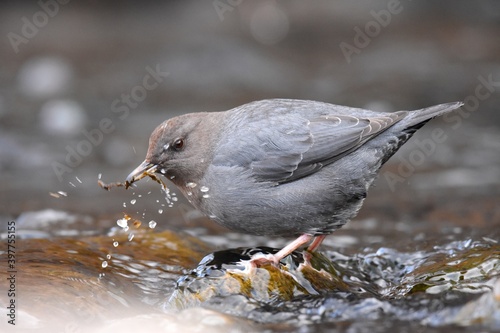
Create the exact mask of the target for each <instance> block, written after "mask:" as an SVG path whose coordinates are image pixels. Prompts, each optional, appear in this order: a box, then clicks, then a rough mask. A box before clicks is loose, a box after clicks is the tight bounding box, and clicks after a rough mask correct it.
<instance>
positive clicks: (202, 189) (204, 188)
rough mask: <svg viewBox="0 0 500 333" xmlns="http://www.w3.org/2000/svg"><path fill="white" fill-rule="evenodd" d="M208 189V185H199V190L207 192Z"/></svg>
mask: <svg viewBox="0 0 500 333" xmlns="http://www.w3.org/2000/svg"><path fill="white" fill-rule="evenodd" d="M208 190H209V188H208V186H202V187H200V191H201V192H208Z"/></svg>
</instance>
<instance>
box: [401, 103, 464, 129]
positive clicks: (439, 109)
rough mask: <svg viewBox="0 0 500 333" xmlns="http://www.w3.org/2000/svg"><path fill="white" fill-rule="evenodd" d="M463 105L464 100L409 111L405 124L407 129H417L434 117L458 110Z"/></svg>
mask: <svg viewBox="0 0 500 333" xmlns="http://www.w3.org/2000/svg"><path fill="white" fill-rule="evenodd" d="M462 105H464V103H462V102H452V103H444V104H438V105H434V106H430V107H428V108H424V109H420V110H415V111H409V114H408V116H407V117H405V119H404V124H405V126H406V128H407V129H410V130H411V129H414V130H415V131H416V130H417V129H419V128H420V127H422V126H424V125H425V123H426V122H428V121H429V120H431V119H432V118H435V117H439V116H442V115H444V114H446V113H448V112H451V111H453V110H456V109H458V108H459V107H461V106H462Z"/></svg>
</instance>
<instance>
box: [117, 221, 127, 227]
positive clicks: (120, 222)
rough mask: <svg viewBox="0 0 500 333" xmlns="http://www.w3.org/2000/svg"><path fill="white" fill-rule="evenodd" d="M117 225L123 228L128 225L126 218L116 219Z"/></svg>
mask: <svg viewBox="0 0 500 333" xmlns="http://www.w3.org/2000/svg"><path fill="white" fill-rule="evenodd" d="M116 224H118V226H119V227H122V228H125V227H126V226H127V225H128V221H127V219H119V220H117V221H116Z"/></svg>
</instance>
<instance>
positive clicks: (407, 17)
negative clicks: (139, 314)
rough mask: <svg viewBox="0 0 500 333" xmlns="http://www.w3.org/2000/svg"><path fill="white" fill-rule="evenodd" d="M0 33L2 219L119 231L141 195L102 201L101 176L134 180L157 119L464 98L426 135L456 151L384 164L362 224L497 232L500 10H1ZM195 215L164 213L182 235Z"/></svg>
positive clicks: (168, 5)
mask: <svg viewBox="0 0 500 333" xmlns="http://www.w3.org/2000/svg"><path fill="white" fill-rule="evenodd" d="M66 2H67V3H66ZM0 31H1V32H2V39H1V47H0V59H1V63H0V174H1V176H0V177H1V187H0V214H1V215H2V217H4V218H5V219H8V218H17V217H18V216H19V215H20V214H22V213H25V212H29V211H37V210H42V209H47V208H52V209H58V210H63V211H69V212H72V213H78V214H85V215H89V216H92V217H99V218H101V217H103V216H110V218H111V217H112V218H114V217H116V216H117V215H119V214H120V213H121V212H122V211H123V210H125V211H126V210H127V209H125V208H124V207H123V206H124V205H125V202H127V203H128V201H130V198H131V195H130V192H128V191H125V190H123V189H114V190H112V191H111V192H105V191H103V190H102V189H100V188H99V187H98V186H97V178H98V175H99V174H102V179H103V180H104V181H106V182H111V181H123V180H124V179H125V177H126V176H127V175H128V173H129V172H130V171H131V170H132V169H133V168H135V167H136V166H137V165H138V164H139V163H140V162H141V161H142V160H143V159H144V157H145V154H146V149H147V143H148V138H149V135H150V133H151V131H152V130H153V129H154V128H155V127H156V125H158V124H159V123H160V122H161V121H163V120H165V119H167V118H169V117H172V116H175V115H178V114H182V113H187V112H199V111H217V110H227V109H230V108H232V107H235V106H238V105H241V104H244V103H247V102H250V101H253V100H258V99H265V98H296V99H312V100H318V101H324V102H330V103H334V104H342V105H349V106H354V107H363V108H370V109H373V110H383V111H396V110H408V109H418V108H422V107H426V106H429V105H433V104H438V103H443V102H450V101H457V100H462V101H465V102H466V106H465V107H464V108H463V109H462V111H461V112H460V113H456V114H454V115H453V116H451V117H449V118H448V119H439V120H435V121H433V122H432V124H430V125H429V126H426V127H425V128H424V129H423V130H422V131H421V132H419V133H420V134H419V135H417V136H416V138H417V139H416V140H420V141H423V140H425V139H428V138H431V137H432V136H431V133H432V130H433V129H434V128H440V129H442V130H443V131H444V133H445V135H446V139H445V140H444V142H439V143H436V145H435V149H434V148H433V149H431V150H430V151H428V152H426V151H422V148H419V146H418V145H416V143H415V142H414V141H412V142H411V143H409V144H408V145H407V146H405V148H404V149H403V150H402V151H400V152H399V153H398V154H397V155H396V156H395V157H394V158H393V159H392V160H391V161H390V163H389V164H388V165H387V166H386V167H384V169H383V171H382V173H381V177H380V178H379V179H378V181H377V183H376V186H375V188H374V189H372V191H371V193H370V194H369V196H368V200H367V203H366V205H365V207H364V209H363V211H362V212H361V214H360V218H363V217H365V218H366V217H370V216H377V214H378V216H381V217H382V218H383V219H394V220H398V219H401V218H405V217H409V218H410V219H414V220H419V219H425V220H426V221H432V219H433V218H436V219H439V220H440V221H443V220H450V221H453V223H455V224H457V223H458V224H461V223H462V224H464V225H468V224H471V223H476V224H482V225H484V224H489V223H492V222H495V221H497V222H498V219H499V213H498V207H497V206H498V202H499V199H500V191H499V187H500V132H499V129H500V115H499V105H500V94H499V91H500V3H499V2H498V1H480V2H476V1H474V2H472V1H457V0H448V1H440V2H435V1H408V0H401V1H396V0H390V1H307V2H306V1H268V0H266V1H264V0H262V1H237V0H232V1H229V0H214V1H186V0H185V1H164V2H155V1H141V2H135V1H120V2H116V1H111V2H109V1H107V2H99V1H88V2H84V3H82V2H78V1H62V0H59V1H57V0H41V1H39V2H35V1H32V2H28V1H25V2H19V1H2V3H1V5H0ZM415 151H420V152H419V153H414V155H411V153H412V152H415ZM422 154H423V155H422ZM417 155H418V156H417ZM412 156H413V160H411V161H409V159H410V157H412ZM421 156H424V158H421V159H419V157H421ZM408 161H409V164H408ZM405 163H406V164H405ZM405 168H406V169H405ZM144 186H145V187H146V188H148V187H150V188H151V189H152V188H155V189H157V188H158V185H157V184H155V183H153V182H150V183H149V184H146V185H144ZM159 196H160V197H161V196H162V195H161V194H159ZM139 205H140V207H137V206H139ZM148 205H149V206H150V207H151V208H153V207H154V210H155V211H156V210H157V208H158V207H157V205H158V203H156V202H155V200H143V201H141V202H140V203H137V204H136V207H137V209H138V210H143V209H146V208H145V207H148ZM129 207H130V204H129ZM185 207H186V206H183V205H179V206H174V207H173V208H171V209H170V210H169V212H168V214H171V216H173V217H175V216H177V217H179V219H178V220H179V226H180V227H184V225H183V224H182V223H183V222H184V220H185V219H186V218H185V217H186V214H188V215H189V209H186V208H185ZM134 208H135V207H134ZM162 216H163V217H162V218H163V219H167V217H168V215H165V214H163V215H162ZM181 220H182V221H181ZM172 221H173V222H172ZM175 221H176V218H171V219H170V221H169V222H168V223H173V224H174V225H175ZM181 222H182V223H181ZM113 223H114V222H110V225H112V224H113ZM108 227H109V225H108ZM88 228H92V227H88Z"/></svg>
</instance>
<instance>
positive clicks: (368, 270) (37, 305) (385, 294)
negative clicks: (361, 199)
mask: <svg viewBox="0 0 500 333" xmlns="http://www.w3.org/2000/svg"><path fill="white" fill-rule="evenodd" d="M38 216H39V217H40V216H41V217H44V218H46V217H47V212H44V213H43V214H42V213H40V214H38ZM32 217H33V219H36V218H37V214H36V213H34V215H33V216H32ZM355 223H356V222H353V224H355ZM378 223H379V222H377V221H375V220H370V221H360V223H359V225H358V226H359V227H360V228H366V227H367V226H368V227H369V228H370V229H371V230H372V232H371V237H378V242H377V243H376V244H384V245H385V246H373V243H371V244H363V240H362V238H358V237H356V236H355V235H356V234H357V233H358V231H356V230H354V229H350V228H346V231H344V232H343V235H339V236H335V235H333V236H331V240H329V242H327V245H326V246H325V247H324V248H322V249H321V250H320V252H319V253H314V254H310V253H308V252H296V253H294V254H293V255H291V256H289V257H287V258H285V259H284V260H283V261H282V263H281V267H280V268H279V269H278V268H276V267H273V266H263V267H259V268H257V267H253V266H251V265H250V264H249V259H250V257H251V255H253V254H255V253H258V252H262V253H272V252H275V251H276V249H275V248H274V247H258V248H255V247H243V248H242V247H239V248H225V249H223V250H217V251H214V250H215V249H216V248H217V244H218V243H219V242H220V241H223V240H224V239H230V240H231V241H228V244H227V245H231V243H232V242H235V243H240V244H245V243H248V242H249V241H251V240H252V237H248V236H244V235H238V234H227V235H208V234H206V233H205V231H203V230H202V229H198V235H197V236H196V237H195V236H190V235H187V234H185V233H176V232H173V231H169V230H165V231H161V230H154V229H151V228H149V227H147V226H148V223H137V222H136V223H135V226H132V227H131V228H130V229H129V230H127V231H125V230H124V229H123V228H113V229H111V230H110V231H109V233H108V235H105V236H92V237H78V238H73V237H71V238H69V237H59V238H51V239H40V238H32V239H30V238H29V234H25V235H24V238H26V239H22V240H20V241H19V248H20V249H21V250H20V252H19V253H18V258H17V260H18V263H19V270H20V271H22V274H19V277H18V282H17V283H18V286H17V288H18V290H20V292H19V295H20V296H19V304H23V306H22V312H21V313H20V314H19V322H20V323H22V324H21V327H25V328H29V327H32V328H38V329H43V328H46V329H48V328H51V329H54V327H56V328H58V329H64V330H67V331H72V332H86V331H87V330H89V331H92V330H97V329H100V330H102V331H103V332H108V331H112V330H113V329H123V330H125V331H127V329H130V328H131V327H135V326H137V327H143V328H144V327H147V328H150V329H152V330H161V331H166V332H173V331H175V330H174V328H177V329H178V328H179V327H183V328H184V330H186V331H189V330H196V329H199V328H201V327H203V328H206V329H213V330H214V331H238V330H243V331H248V330H250V331H252V330H264V329H268V330H272V331H290V330H291V331H294V330H298V328H299V327H300V331H301V332H309V331H310V332H317V331H322V330H325V331H330V330H333V331H339V332H340V331H347V330H348V329H355V330H361V331H363V330H368V329H370V330H371V331H375V332H378V331H380V332H384V331H386V330H388V329H394V330H397V329H408V330H410V329H411V330H413V329H424V328H425V330H428V329H429V330H431V329H432V330H435V331H436V332H438V331H441V330H442V331H443V332H444V331H446V330H448V329H450V327H453V329H454V330H457V331H467V332H476V331H477V329H478V328H483V329H491V330H498V329H500V244H499V243H498V239H499V238H500V237H499V236H500V234H499V230H498V229H495V230H491V229H488V228H485V229H481V228H476V229H474V230H472V229H470V228H455V229H454V230H453V232H452V233H447V230H443V232H442V233H441V234H440V235H434V236H433V237H429V239H426V240H425V241H418V240H414V239H413V240H411V241H410V240H409V241H408V242H406V244H404V243H405V242H401V241H395V238H396V237H398V236H399V237H402V236H403V235H404V236H405V237H406V236H407V235H411V234H412V232H411V231H409V230H407V231H406V232H403V233H401V234H399V235H398V233H396V232H392V233H385V232H380V233H379V234H377V232H373V230H374V229H376V227H377V225H378ZM381 229H383V228H381ZM131 232H133V234H134V237H133V238H132V239H130V236H129V235H130V233H131ZM204 233H205V235H203V234H204ZM238 237H241V238H240V239H238ZM416 237H417V239H418V238H420V237H422V236H421V235H420V236H418V235H417V236H416ZM414 238H415V237H414ZM201 239H204V241H202V240H201ZM258 240H259V241H260V242H264V243H265V242H267V243H269V244H275V243H276V240H272V239H266V238H258ZM336 241H337V242H338V243H340V244H342V243H344V244H353V245H351V246H349V245H346V246H344V247H342V248H341V249H335V248H334V247H332V246H329V244H330V245H331V244H334V243H335V242H336ZM117 243H118V244H119V245H117ZM354 244H355V246H354ZM391 244H392V245H394V247H391V246H390V245H391ZM219 248H220V247H219ZM411 248H413V249H417V250H413V251H409V250H408V249H411ZM305 259H307V261H308V262H307V263H306V262H305ZM103 263H106V264H103ZM5 280H6V279H5V276H4V277H2V278H1V281H2V283H5V282H4V281H5ZM5 305H6V304H2V306H5ZM193 316H194V317H193ZM186 318H190V319H189V320H188V321H186ZM432 330H431V331H432Z"/></svg>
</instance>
